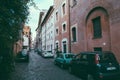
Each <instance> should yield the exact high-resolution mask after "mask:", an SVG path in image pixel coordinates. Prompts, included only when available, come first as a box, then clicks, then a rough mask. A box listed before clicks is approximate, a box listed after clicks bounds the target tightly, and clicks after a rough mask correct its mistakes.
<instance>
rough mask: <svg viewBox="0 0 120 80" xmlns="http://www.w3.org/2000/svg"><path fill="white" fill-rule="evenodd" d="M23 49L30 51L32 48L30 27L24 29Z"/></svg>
mask: <svg viewBox="0 0 120 80" xmlns="http://www.w3.org/2000/svg"><path fill="white" fill-rule="evenodd" d="M23 47H26V48H27V49H29V50H30V49H31V47H32V37H31V28H30V27H29V26H24V27H23Z"/></svg>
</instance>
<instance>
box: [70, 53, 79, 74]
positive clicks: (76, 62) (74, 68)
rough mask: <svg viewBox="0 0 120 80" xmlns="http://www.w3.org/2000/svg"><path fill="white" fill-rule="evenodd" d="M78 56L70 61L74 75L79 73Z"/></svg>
mask: <svg viewBox="0 0 120 80" xmlns="http://www.w3.org/2000/svg"><path fill="white" fill-rule="evenodd" d="M80 56H81V55H80V54H78V55H76V56H75V57H74V59H73V60H72V69H73V70H74V73H76V74H78V72H79V61H80Z"/></svg>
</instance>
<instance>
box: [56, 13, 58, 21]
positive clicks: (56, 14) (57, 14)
mask: <svg viewBox="0 0 120 80" xmlns="http://www.w3.org/2000/svg"><path fill="white" fill-rule="evenodd" d="M56 20H58V12H56Z"/></svg>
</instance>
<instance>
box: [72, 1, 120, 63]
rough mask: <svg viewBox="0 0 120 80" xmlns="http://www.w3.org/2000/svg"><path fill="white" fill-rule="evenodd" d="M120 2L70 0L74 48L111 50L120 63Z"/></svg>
mask: <svg viewBox="0 0 120 80" xmlns="http://www.w3.org/2000/svg"><path fill="white" fill-rule="evenodd" d="M119 4H120V1H117V0H114V1H111V0H89V1H87V0H80V1H79V0H71V2H70V27H71V51H72V52H74V53H79V52H81V51H112V52H113V53H114V54H115V55H116V57H117V59H118V61H119V62H120V49H119V48H120V46H119V45H120V41H119V40H120V31H119V30H120V26H119V25H120V23H119V22H120V14H119V13H120V5H119Z"/></svg>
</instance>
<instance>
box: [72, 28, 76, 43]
mask: <svg viewBox="0 0 120 80" xmlns="http://www.w3.org/2000/svg"><path fill="white" fill-rule="evenodd" d="M72 40H73V42H76V28H75V27H73V28H72Z"/></svg>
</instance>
